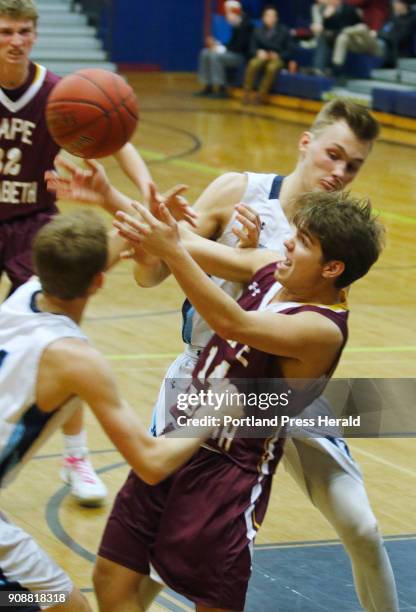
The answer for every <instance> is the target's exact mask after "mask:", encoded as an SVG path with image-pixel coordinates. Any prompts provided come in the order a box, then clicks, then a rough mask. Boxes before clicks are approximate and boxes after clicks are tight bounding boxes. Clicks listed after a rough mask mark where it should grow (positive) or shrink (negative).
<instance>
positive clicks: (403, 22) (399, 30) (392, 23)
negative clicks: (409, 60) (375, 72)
mask: <svg viewBox="0 0 416 612" xmlns="http://www.w3.org/2000/svg"><path fill="white" fill-rule="evenodd" d="M415 35H416V13H415V12H414V11H413V10H411V11H409V12H408V13H407V15H397V16H393V17H392V18H391V19H390V20H389V21H388V22H387V23H386V24H385V25H384V26H383V27H382V28H381V30H380V32H379V33H378V37H379V38H380V39H382V40H384V42H385V43H386V61H385V64H386V65H391V66H394V65H395V64H396V60H397V58H398V57H406V56H409V55H413V42H414V36H415Z"/></svg>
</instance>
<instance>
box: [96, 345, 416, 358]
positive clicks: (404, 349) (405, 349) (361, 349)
mask: <svg viewBox="0 0 416 612" xmlns="http://www.w3.org/2000/svg"><path fill="white" fill-rule="evenodd" d="M344 352H345V353H414V352H416V346H357V347H351V348H346V349H345V351H344ZM177 356H178V353H148V354H146V353H137V354H136V355H135V354H130V355H106V357H107V359H110V360H111V361H144V360H146V359H150V360H157V359H174V358H175V357H177Z"/></svg>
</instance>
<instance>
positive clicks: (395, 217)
mask: <svg viewBox="0 0 416 612" xmlns="http://www.w3.org/2000/svg"><path fill="white" fill-rule="evenodd" d="M375 211H376V212H377V213H379V214H380V215H381V216H382V217H384V218H385V219H391V220H392V221H400V222H401V223H410V224H411V225H416V217H410V216H409V215H402V214H400V213H392V212H386V211H384V210H377V209H375Z"/></svg>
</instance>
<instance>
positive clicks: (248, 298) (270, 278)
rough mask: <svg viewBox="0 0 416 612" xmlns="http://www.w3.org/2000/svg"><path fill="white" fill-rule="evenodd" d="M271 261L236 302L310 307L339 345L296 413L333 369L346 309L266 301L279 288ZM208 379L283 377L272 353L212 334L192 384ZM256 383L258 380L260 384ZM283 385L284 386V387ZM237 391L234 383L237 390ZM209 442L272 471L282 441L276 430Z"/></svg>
mask: <svg viewBox="0 0 416 612" xmlns="http://www.w3.org/2000/svg"><path fill="white" fill-rule="evenodd" d="M275 269H276V264H275V263H272V264H269V265H267V266H265V267H264V268H262V269H260V270H259V271H258V272H257V273H256V274H255V275H254V277H253V278H252V280H251V282H250V284H249V285H248V288H247V290H246V291H245V292H244V293H243V295H242V296H241V298H240V299H239V300H238V303H239V304H240V306H241V307H242V308H243V309H244V310H246V311H252V310H269V311H272V312H276V313H280V314H286V315H293V314H296V313H299V312H304V311H314V312H318V313H319V314H321V315H323V316H325V317H327V318H329V319H330V320H331V321H333V322H334V323H335V324H336V325H337V326H338V327H339V329H340V330H341V333H342V335H343V344H342V347H341V349H340V351H339V354H338V356H337V358H336V359H335V360H334V363H333V364H332V365H331V368H330V369H329V370H328V372H327V373H326V375H325V376H324V377H323V378H322V379H319V381H317V384H314V385H312V386H311V388H310V389H308V391H307V392H306V393H302V396H301V401H302V402H303V405H301V406H297V408H298V410H297V411H298V412H299V411H300V410H302V409H303V408H305V407H306V406H307V405H309V404H310V403H311V402H312V401H313V400H314V399H315V398H316V397H318V396H319V395H320V394H321V393H322V391H323V388H324V386H325V381H326V380H328V379H329V377H330V376H331V374H332V372H333V371H334V369H335V367H336V365H337V363H338V361H339V358H340V356H341V353H342V349H343V348H344V345H345V343H346V341H347V318H348V311H347V310H346V307H345V305H340V304H337V305H334V306H324V305H316V304H304V303H299V302H271V303H270V300H272V299H273V297H274V296H275V295H276V293H277V292H278V291H279V289H280V287H281V285H280V284H279V283H276V281H275V278H274V272H275ZM209 378H213V379H222V378H228V379H230V380H232V382H233V384H234V385H236V386H237V387H238V388H239V383H238V379H259V378H260V379H261V378H263V379H283V378H284V377H283V374H282V372H281V369H280V366H279V358H278V357H277V356H276V355H271V354H269V353H265V352H263V351H260V350H258V349H255V348H253V347H250V346H247V345H244V344H240V343H238V342H235V341H230V340H223V339H221V338H220V337H219V336H217V335H216V334H214V335H213V337H212V338H211V340H210V342H209V343H208V345H207V346H206V347H205V349H204V351H203V352H202V354H201V356H200V358H199V360H198V363H197V365H196V367H195V370H194V372H193V379H194V385H195V386H196V387H197V385H198V380H206V379H209ZM259 386H260V387H261V381H260V385H259ZM286 388H287V386H286ZM240 390H243V389H242V388H241V389H240V388H239V391H240ZM207 444H208V446H209V447H211V448H212V449H213V450H216V451H217V452H218V451H220V452H222V453H225V454H226V455H227V456H229V458H230V459H231V460H232V461H234V462H235V463H237V464H238V465H240V467H242V468H243V469H245V470H250V471H256V472H258V473H260V474H273V473H274V471H275V469H276V466H277V464H278V462H279V459H280V457H281V454H282V447H283V441H282V440H281V439H279V429H278V428H276V430H275V431H274V432H273V435H271V436H270V437H269V438H249V437H244V438H243V437H238V436H236V437H234V439H233V441H232V443H231V445H230V446H229V448H228V449H226V450H224V444H223V443H219V442H218V440H214V439H212V440H209V442H208V443H207Z"/></svg>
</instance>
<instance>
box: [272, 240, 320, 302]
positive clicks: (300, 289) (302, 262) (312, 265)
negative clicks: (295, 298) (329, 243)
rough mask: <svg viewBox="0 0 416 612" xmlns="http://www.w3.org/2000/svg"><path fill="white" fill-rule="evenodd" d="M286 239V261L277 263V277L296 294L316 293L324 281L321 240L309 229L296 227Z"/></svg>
mask: <svg viewBox="0 0 416 612" xmlns="http://www.w3.org/2000/svg"><path fill="white" fill-rule="evenodd" d="M294 232H295V233H294V235H293V236H292V237H291V238H289V239H288V240H286V241H285V243H284V245H285V250H286V252H285V255H286V259H285V260H284V261H279V262H278V263H277V264H276V271H275V279H276V280H277V281H278V282H279V283H281V284H282V285H283V286H284V287H286V288H287V289H289V290H291V291H293V292H294V293H295V294H305V295H307V294H308V293H314V292H315V290H316V288H317V286H319V284H320V283H321V282H322V272H323V268H324V265H325V264H324V261H323V255H322V249H321V245H320V243H319V240H318V239H317V238H315V236H313V235H312V234H310V233H309V232H307V231H303V230H300V229H299V228H294Z"/></svg>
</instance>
